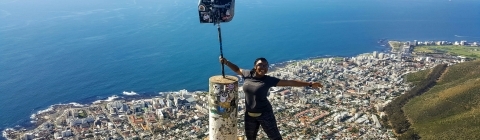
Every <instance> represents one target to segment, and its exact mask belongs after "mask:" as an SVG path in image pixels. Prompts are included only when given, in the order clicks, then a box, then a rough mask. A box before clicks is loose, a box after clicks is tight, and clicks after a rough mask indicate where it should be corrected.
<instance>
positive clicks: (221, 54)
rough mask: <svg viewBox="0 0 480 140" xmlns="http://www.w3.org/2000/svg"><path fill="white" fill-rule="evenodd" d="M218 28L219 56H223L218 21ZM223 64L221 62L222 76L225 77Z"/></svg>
mask: <svg viewBox="0 0 480 140" xmlns="http://www.w3.org/2000/svg"><path fill="white" fill-rule="evenodd" d="M217 29H218V41H220V56H221V57H222V58H223V49H222V32H221V31H220V23H217ZM224 67H225V66H224V65H223V64H222V76H223V78H225V68H224Z"/></svg>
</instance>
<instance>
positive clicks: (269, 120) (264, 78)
mask: <svg viewBox="0 0 480 140" xmlns="http://www.w3.org/2000/svg"><path fill="white" fill-rule="evenodd" d="M220 63H222V64H224V65H227V66H228V67H229V68H230V69H232V71H234V72H235V73H237V74H238V75H241V76H242V78H243V79H244V83H243V91H244V92H245V101H246V105H245V107H246V113H245V135H246V137H247V139H248V140H255V139H256V137H257V133H258V130H259V128H260V126H262V128H263V131H265V133H267V135H268V137H269V138H270V139H272V140H281V139H282V136H281V135H280V131H279V130H278V127H277V121H276V119H275V115H274V114H273V109H272V105H271V104H270V101H268V99H267V94H268V91H269V89H270V88H271V87H275V86H294V87H306V86H309V87H312V88H321V87H323V86H322V84H320V83H318V82H304V81H297V80H281V79H279V78H276V77H272V76H269V75H265V74H266V73H267V72H268V61H267V59H265V58H257V59H255V61H254V63H253V65H254V66H253V69H251V70H248V69H240V68H239V67H238V66H237V65H235V64H233V63H232V62H230V61H228V60H227V59H225V58H222V57H220Z"/></svg>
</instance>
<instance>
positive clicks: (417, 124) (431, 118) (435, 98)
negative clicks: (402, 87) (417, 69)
mask: <svg viewBox="0 0 480 140" xmlns="http://www.w3.org/2000/svg"><path fill="white" fill-rule="evenodd" d="M423 73H424V72H423ZM421 75H423V74H421ZM411 76H412V77H415V76H413V75H411ZM416 76H420V75H419V74H417V75H416ZM422 78H423V77H421V78H419V77H417V78H411V79H412V80H413V81H416V80H419V79H422ZM403 110H404V113H405V115H406V116H407V118H408V120H409V122H410V123H411V128H413V129H414V130H415V132H417V133H418V134H419V135H420V137H421V138H422V139H480V133H479V132H480V61H473V62H465V63H461V64H456V65H453V66H450V67H448V68H447V70H446V71H445V73H444V74H443V75H442V76H441V77H440V79H439V80H438V81H437V83H436V85H435V86H434V87H432V88H431V89H430V90H428V91H427V92H425V93H424V94H422V95H420V96H417V97H415V98H413V99H411V100H410V101H409V102H408V103H407V104H406V105H405V106H404V107H403Z"/></svg>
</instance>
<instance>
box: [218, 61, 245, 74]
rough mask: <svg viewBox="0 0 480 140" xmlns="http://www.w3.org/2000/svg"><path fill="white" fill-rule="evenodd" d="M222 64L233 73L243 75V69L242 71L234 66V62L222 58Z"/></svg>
mask: <svg viewBox="0 0 480 140" xmlns="http://www.w3.org/2000/svg"><path fill="white" fill-rule="evenodd" d="M220 63H221V64H224V65H227V66H228V67H229V68H230V69H231V70H232V71H233V72H235V73H237V74H238V75H243V73H242V69H240V68H239V67H238V66H237V65H235V64H233V63H232V62H230V61H228V60H227V59H226V58H223V57H220Z"/></svg>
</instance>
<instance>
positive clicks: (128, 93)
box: [123, 91, 138, 96]
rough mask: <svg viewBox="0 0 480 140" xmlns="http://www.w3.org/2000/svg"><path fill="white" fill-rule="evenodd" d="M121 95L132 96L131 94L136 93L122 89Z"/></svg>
mask: <svg viewBox="0 0 480 140" xmlns="http://www.w3.org/2000/svg"><path fill="white" fill-rule="evenodd" d="M123 95H127V96H133V95H138V93H136V92H133V91H131V92H127V91H123Z"/></svg>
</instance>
